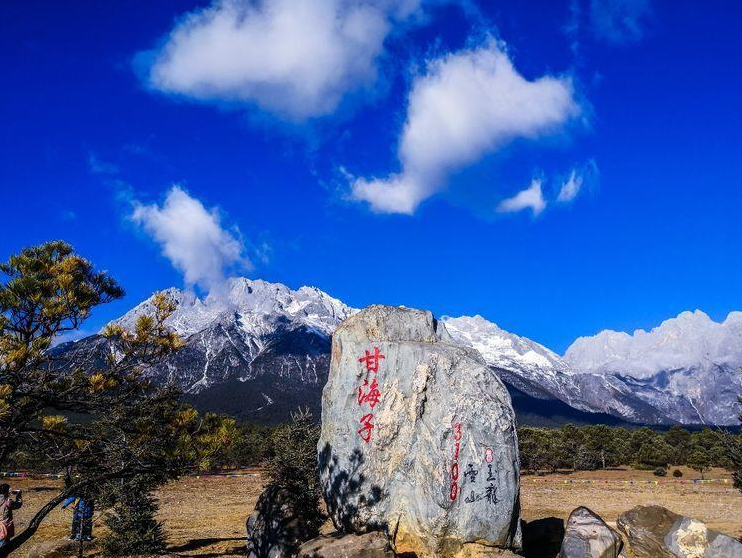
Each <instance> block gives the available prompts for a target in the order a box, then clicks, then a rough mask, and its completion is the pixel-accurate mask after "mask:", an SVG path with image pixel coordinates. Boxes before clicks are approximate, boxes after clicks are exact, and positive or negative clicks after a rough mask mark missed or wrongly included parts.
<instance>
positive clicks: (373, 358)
mask: <svg viewBox="0 0 742 558" xmlns="http://www.w3.org/2000/svg"><path fill="white" fill-rule="evenodd" d="M382 358H386V357H385V356H384V355H382V354H381V353H380V352H379V347H374V352H373V353H371V352H369V351H368V350H366V356H362V357H361V358H359V359H358V362H364V363H366V371H367V372H373V373H374V374H376V373H377V372H378V371H379V361H380V360H381V359H382Z"/></svg>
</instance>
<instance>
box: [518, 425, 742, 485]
mask: <svg viewBox="0 0 742 558" xmlns="http://www.w3.org/2000/svg"><path fill="white" fill-rule="evenodd" d="M518 443H519V447H520V456H521V467H522V469H523V470H524V471H526V472H531V473H538V472H549V471H557V470H560V469H571V470H575V471H579V470H594V469H607V468H610V467H618V466H632V467H635V468H637V469H646V470H656V471H657V474H658V475H662V474H663V471H666V470H667V468H669V467H671V466H678V465H685V466H688V467H691V468H692V469H695V470H696V471H698V472H699V473H700V474H701V476H703V475H704V474H705V473H706V471H708V470H709V469H710V468H711V467H723V468H725V469H730V470H733V469H735V463H734V453H733V451H730V448H733V447H734V446H735V445H739V444H740V435H734V434H731V433H729V432H727V431H723V430H718V429H711V428H704V429H703V430H699V431H695V432H691V431H689V430H686V429H684V428H681V427H679V426H672V427H670V428H669V429H668V430H666V431H657V430H653V429H651V428H648V427H642V428H638V429H636V430H628V429H626V428H620V427H610V426H605V425H594V426H574V425H572V424H567V425H565V426H562V427H561V428H555V429H546V428H533V427H521V428H519V429H518Z"/></svg>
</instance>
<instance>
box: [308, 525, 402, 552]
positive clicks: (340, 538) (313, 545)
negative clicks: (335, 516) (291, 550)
mask: <svg viewBox="0 0 742 558" xmlns="http://www.w3.org/2000/svg"><path fill="white" fill-rule="evenodd" d="M297 557H298V558H394V553H393V552H392V549H391V548H390V547H389V539H388V538H387V536H386V535H385V534H384V533H379V532H378V531H376V532H371V533H366V534H365V535H352V534H351V535H341V534H339V533H338V534H334V535H325V536H321V537H317V538H316V539H312V540H311V541H307V542H305V543H304V544H303V545H301V547H299V553H298V555H297Z"/></svg>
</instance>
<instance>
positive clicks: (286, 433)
mask: <svg viewBox="0 0 742 558" xmlns="http://www.w3.org/2000/svg"><path fill="white" fill-rule="evenodd" d="M291 418H292V421H291V423H289V424H287V425H283V426H279V427H278V428H277V429H276V430H275V431H274V433H273V447H274V448H275V455H274V456H273V457H272V458H271V459H270V460H269V461H268V471H267V472H268V475H269V477H270V479H271V483H272V484H273V485H276V486H278V487H280V488H282V489H285V490H287V491H288V492H289V493H290V494H291V495H292V497H293V498H294V499H295V502H296V506H297V510H299V513H298V517H300V518H301V520H302V522H303V523H304V524H305V529H306V530H307V531H308V532H313V531H316V532H319V528H320V526H321V525H322V523H323V521H324V516H323V513H322V509H321V508H320V499H321V497H322V493H321V491H320V484H319V475H318V471H317V441H318V440H319V426H318V425H317V424H316V423H315V422H314V421H313V420H312V414H311V413H310V412H309V411H308V410H307V411H302V410H299V411H297V412H296V413H294V414H293V415H292V417H291Z"/></svg>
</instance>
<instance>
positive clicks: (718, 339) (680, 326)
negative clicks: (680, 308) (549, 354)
mask: <svg viewBox="0 0 742 558" xmlns="http://www.w3.org/2000/svg"><path fill="white" fill-rule="evenodd" d="M564 359H565V361H567V363H568V364H569V365H570V366H571V367H572V368H573V369H574V370H576V371H588V372H610V373H618V374H625V375H630V376H633V377H635V378H651V377H652V376H654V375H655V374H657V373H658V372H662V371H667V370H679V369H684V368H686V369H687V368H697V367H708V366H736V367H740V368H742V312H732V313H731V314H729V316H728V317H727V319H726V320H724V321H723V322H721V323H718V322H715V321H713V320H712V319H711V318H709V316H708V315H706V314H705V313H703V312H701V311H700V310H696V311H695V312H683V313H682V314H680V315H679V316H677V317H676V318H671V319H669V320H665V321H664V322H662V323H661V324H660V325H659V326H657V327H656V328H654V329H652V330H651V331H649V332H647V331H644V330H642V329H638V330H636V331H635V332H634V333H633V335H629V334H628V333H623V332H616V331H610V330H605V331H601V332H600V333H598V334H597V335H595V336H593V337H580V338H578V339H577V340H576V341H575V342H574V343H573V344H572V345H571V346H570V347H569V348H568V349H567V352H566V353H565V355H564Z"/></svg>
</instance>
